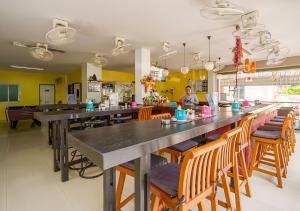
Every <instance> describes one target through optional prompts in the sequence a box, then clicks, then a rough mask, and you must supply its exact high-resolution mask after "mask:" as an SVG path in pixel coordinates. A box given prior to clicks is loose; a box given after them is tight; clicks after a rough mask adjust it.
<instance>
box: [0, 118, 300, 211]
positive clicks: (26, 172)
mask: <svg viewBox="0 0 300 211" xmlns="http://www.w3.org/2000/svg"><path fill="white" fill-rule="evenodd" d="M29 126H30V124H29V123H23V124H22V125H20V126H19V128H18V129H17V130H8V128H7V126H6V124H4V123H1V124H0V211H54V210H55V211H100V210H102V208H101V204H102V188H101V186H102V178H101V177H100V178H97V179H90V180H87V179H81V178H80V177H78V175H77V173H76V172H74V171H72V172H71V179H70V181H68V182H65V183H62V182H60V174H59V173H54V172H53V171H52V154H51V149H50V147H49V146H48V144H47V130H46V128H42V129H41V128H34V129H31V128H29ZM297 139H298V140H300V135H299V134H297ZM297 147H298V148H297V149H296V153H295V154H294V155H293V157H292V160H291V162H290V165H289V167H288V175H287V179H284V188H283V189H279V188H277V186H276V185H275V184H276V180H275V179H273V178H271V177H269V176H264V175H261V174H259V173H255V174H254V176H253V177H252V178H251V188H252V195H253V197H252V198H251V199H249V198H247V197H245V196H242V199H243V202H242V205H243V210H248V211H252V210H253V211H254V210H255V211H260V210H261V211H291V210H300V165H299V162H300V146H299V143H298V145H297ZM132 191H133V180H132V179H128V180H127V182H126V187H125V195H128V194H130V193H131V192H132ZM219 194H220V195H222V194H221V193H220V192H219ZM221 197H222V196H221ZM123 210H134V208H133V203H130V204H129V205H128V206H126V207H125V208H124V209H123ZM195 210H197V209H195ZM220 210H222V209H221V208H220Z"/></svg>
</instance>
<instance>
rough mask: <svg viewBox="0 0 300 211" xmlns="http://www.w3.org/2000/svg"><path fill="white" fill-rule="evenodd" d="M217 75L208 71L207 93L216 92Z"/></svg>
mask: <svg viewBox="0 0 300 211" xmlns="http://www.w3.org/2000/svg"><path fill="white" fill-rule="evenodd" d="M217 91H218V84H217V75H216V73H214V72H213V71H208V93H212V92H217Z"/></svg>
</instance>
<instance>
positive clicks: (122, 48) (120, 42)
mask: <svg viewBox="0 0 300 211" xmlns="http://www.w3.org/2000/svg"><path fill="white" fill-rule="evenodd" d="M129 46H131V44H129V43H126V42H125V39H124V38H122V37H116V38H115V48H114V49H113V50H112V52H111V54H112V55H113V56H118V55H120V54H126V53H129V51H130V49H128V47H129Z"/></svg>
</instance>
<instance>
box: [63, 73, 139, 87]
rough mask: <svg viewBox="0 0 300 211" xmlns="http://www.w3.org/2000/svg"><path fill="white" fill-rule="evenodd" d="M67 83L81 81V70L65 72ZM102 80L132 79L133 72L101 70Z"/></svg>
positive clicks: (127, 80) (122, 80)
mask: <svg viewBox="0 0 300 211" xmlns="http://www.w3.org/2000/svg"><path fill="white" fill-rule="evenodd" d="M67 77H68V84H71V83H76V82H81V70H77V71H73V72H70V73H68V74H67ZM102 81H104V82H128V83H131V82H132V81H134V73H133V72H125V71H115V70H103V71H102Z"/></svg>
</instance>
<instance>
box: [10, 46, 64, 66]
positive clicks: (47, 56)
mask: <svg viewBox="0 0 300 211" xmlns="http://www.w3.org/2000/svg"><path fill="white" fill-rule="evenodd" d="M12 45H13V46H15V47H21V48H28V49H29V53H30V55H31V56H32V57H33V58H35V59H38V60H41V61H50V60H52V59H53V56H54V55H53V52H56V53H65V51H63V50H58V49H55V48H49V47H48V45H47V44H45V43H35V44H29V45H28V44H25V43H21V42H17V41H14V42H13V43H12Z"/></svg>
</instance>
